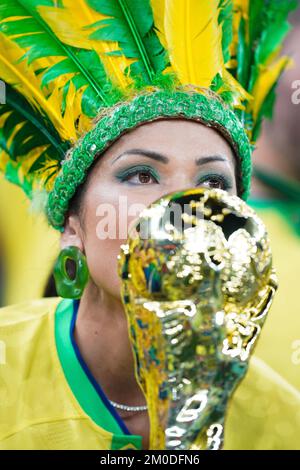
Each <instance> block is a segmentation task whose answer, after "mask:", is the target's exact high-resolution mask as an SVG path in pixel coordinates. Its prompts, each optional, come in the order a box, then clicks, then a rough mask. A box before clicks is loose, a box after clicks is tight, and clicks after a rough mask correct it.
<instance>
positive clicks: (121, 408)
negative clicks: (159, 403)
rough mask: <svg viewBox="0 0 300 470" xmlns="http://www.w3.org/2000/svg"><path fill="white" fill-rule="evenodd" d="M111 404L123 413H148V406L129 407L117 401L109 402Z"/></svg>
mask: <svg viewBox="0 0 300 470" xmlns="http://www.w3.org/2000/svg"><path fill="white" fill-rule="evenodd" d="M109 402H110V404H111V405H112V406H113V407H114V408H117V409H119V410H123V411H147V410H148V406H147V405H141V406H129V405H121V403H116V402H115V401H112V400H109Z"/></svg>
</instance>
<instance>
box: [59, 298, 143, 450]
mask: <svg viewBox="0 0 300 470" xmlns="http://www.w3.org/2000/svg"><path fill="white" fill-rule="evenodd" d="M78 306H79V301H73V300H71V299H64V300H62V301H61V302H60V303H59V304H58V306H57V308H56V312H55V341H56V348H57V352H58V356H59V359H60V362H61V365H62V368H63V371H64V374H65V377H66V380H67V382H68V384H69V386H70V388H71V390H72V392H73V394H74V396H75V398H76V399H77V401H78V403H79V405H80V406H81V408H82V409H83V411H84V412H85V413H86V414H87V415H88V416H89V417H90V418H91V419H92V421H94V423H95V424H96V425H98V426H99V427H101V428H103V429H105V430H106V431H108V432H111V433H112V434H113V438H112V448H113V449H117V448H121V447H122V448H124V447H129V448H130V447H131V446H132V445H133V446H134V447H135V448H137V449H141V448H142V436H136V435H133V434H130V432H129V430H128V429H127V427H126V426H125V423H124V422H123V420H122V418H121V417H120V416H119V415H118V413H117V412H116V410H115V409H114V408H113V407H112V405H111V404H110V402H109V400H108V399H107V397H106V396H105V394H104V392H103V390H102V389H101V387H100V386H99V384H97V382H96V380H95V379H94V377H93V376H92V374H91V372H90V371H89V369H88V367H87V365H86V364H85V362H84V360H83V358H82V356H81V354H80V351H79V349H78V347H77V345H76V343H75V341H74V339H73V330H74V326H75V322H76V317H77V310H78Z"/></svg>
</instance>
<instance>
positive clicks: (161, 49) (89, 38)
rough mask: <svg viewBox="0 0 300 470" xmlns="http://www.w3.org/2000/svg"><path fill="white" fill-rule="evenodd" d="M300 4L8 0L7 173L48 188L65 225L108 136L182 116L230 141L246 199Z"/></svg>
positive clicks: (0, 56) (1, 109)
mask: <svg viewBox="0 0 300 470" xmlns="http://www.w3.org/2000/svg"><path fill="white" fill-rule="evenodd" d="M296 6H297V1H296V0H251V1H250V0H76V1H72V0H57V1H56V0H0V78H1V79H2V80H3V81H4V82H5V96H2V97H1V95H0V100H1V98H2V102H3V104H2V105H0V149H1V154H0V168H1V169H2V170H3V172H4V173H5V175H6V177H7V178H8V179H9V180H11V181H12V182H14V183H16V184H19V185H20V186H22V188H23V189H24V190H25V191H26V193H27V194H28V196H29V197H33V194H34V193H35V191H41V190H43V191H44V192H46V194H47V214H48V218H49V221H50V223H51V224H52V225H53V226H54V227H55V228H58V229H61V227H62V226H63V224H64V217H65V214H66V211H67V210H68V205H69V201H70V199H71V198H72V196H73V195H74V193H75V191H76V189H77V187H78V186H79V185H80V184H81V183H82V182H83V181H84V179H85V176H86V173H87V171H88V168H89V166H90V165H91V164H92V162H93V161H94V159H95V157H97V156H98V155H99V154H100V153H101V152H102V151H103V150H104V149H105V148H106V147H107V146H108V145H109V143H111V142H113V141H114V140H115V139H116V138H118V137H119V136H120V135H121V134H122V133H124V132H126V130H128V129H131V128H133V127H135V126H136V125H138V124H140V123H142V122H147V121H151V120H154V119H159V118H160V117H165V116H169V117H177V116H184V117H186V118H188V119H195V120H199V121H201V122H204V123H206V124H207V125H209V126H213V127H216V128H217V129H218V130H219V131H220V132H222V133H223V134H224V136H225V137H226V138H227V139H228V140H229V142H230V143H231V145H232V146H233V148H234V150H235V152H236V155H237V157H238V159H239V161H240V174H241V184H242V195H243V197H244V198H246V197H247V194H248V192H249V183H250V173H251V144H252V143H253V142H255V140H256V139H257V136H258V133H259V129H260V126H261V122H262V118H263V117H264V116H271V113H272V105H273V102H274V90H275V86H276V83H277V80H278V78H279V76H280V74H281V73H282V71H283V70H284V68H285V67H286V65H287V64H288V62H289V59H288V58H287V57H281V56H280V46H281V43H282V41H283V39H284V37H285V35H286V34H287V32H288V30H289V24H288V22H287V16H288V13H289V11H291V10H292V9H293V8H295V7H296ZM0 93H1V91H0ZM3 95H4V94H3ZM0 103H1V101H0ZM99 115H100V116H99ZM96 117H97V120H96V121H95V119H94V118H96Z"/></svg>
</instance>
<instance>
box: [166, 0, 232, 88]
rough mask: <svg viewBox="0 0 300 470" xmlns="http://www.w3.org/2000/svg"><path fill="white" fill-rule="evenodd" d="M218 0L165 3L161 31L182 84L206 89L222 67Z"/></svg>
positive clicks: (168, 1)
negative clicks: (162, 28) (162, 29)
mask: <svg viewBox="0 0 300 470" xmlns="http://www.w3.org/2000/svg"><path fill="white" fill-rule="evenodd" d="M218 4H219V1H218V0H211V1H207V0H166V2H165V14H164V19H165V20H164V31H165V38H166V43H167V46H168V50H169V56H170V61H171V64H172V67H173V69H174V70H175V72H176V73H177V75H178V77H179V79H180V81H181V83H182V84H189V83H192V84H194V85H198V86H203V87H209V86H210V85H211V82H212V80H213V78H214V77H215V75H216V74H217V73H218V72H220V73H221V72H222V70H223V68H224V61H223V54H222V31H221V27H220V25H219V24H218Z"/></svg>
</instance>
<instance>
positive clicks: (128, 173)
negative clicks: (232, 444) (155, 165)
mask: <svg viewBox="0 0 300 470" xmlns="http://www.w3.org/2000/svg"><path fill="white" fill-rule="evenodd" d="M139 173H146V174H147V175H150V176H151V177H152V178H153V179H154V180H155V183H159V175H157V173H156V172H154V171H153V169H152V168H150V167H148V166H139V167H133V168H128V169H127V170H124V171H122V172H120V173H119V174H118V175H116V176H117V178H118V180H119V181H121V183H124V182H126V181H129V178H131V177H133V176H137V175H138V174H139ZM140 184H143V183H140Z"/></svg>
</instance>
